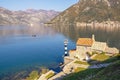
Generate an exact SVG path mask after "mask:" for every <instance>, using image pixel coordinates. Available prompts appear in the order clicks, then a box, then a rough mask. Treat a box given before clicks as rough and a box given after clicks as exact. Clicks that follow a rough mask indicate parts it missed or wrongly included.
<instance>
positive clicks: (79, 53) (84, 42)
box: [69, 35, 119, 60]
mask: <svg viewBox="0 0 120 80" xmlns="http://www.w3.org/2000/svg"><path fill="white" fill-rule="evenodd" d="M92 52H99V53H102V52H106V53H112V54H113V53H119V50H118V49H117V48H110V47H108V45H107V43H106V42H98V41H95V36H94V35H92V38H79V39H78V40H77V43H76V50H70V51H69V57H71V58H78V59H80V60H84V59H85V60H89V55H88V54H87V53H92Z"/></svg>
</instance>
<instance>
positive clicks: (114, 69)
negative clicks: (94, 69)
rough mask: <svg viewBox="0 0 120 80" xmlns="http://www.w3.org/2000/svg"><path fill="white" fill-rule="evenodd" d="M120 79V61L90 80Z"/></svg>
mask: <svg viewBox="0 0 120 80" xmlns="http://www.w3.org/2000/svg"><path fill="white" fill-rule="evenodd" d="M119 79H120V60H117V61H116V62H115V63H114V64H112V65H110V66H108V67H106V68H104V69H103V70H101V71H99V72H98V73H96V75H95V77H94V78H91V79H90V80H119Z"/></svg>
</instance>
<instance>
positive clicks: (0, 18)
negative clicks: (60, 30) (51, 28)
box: [0, 7, 59, 25]
mask: <svg viewBox="0 0 120 80" xmlns="http://www.w3.org/2000/svg"><path fill="white" fill-rule="evenodd" d="M58 14H59V12H58V11H54V10H42V9H40V10H35V9H27V10H24V11H22V10H19V11H11V10H8V9H6V8H3V7H0V25H19V24H20V25H21V24H22V25H30V24H40V23H45V22H47V21H49V20H50V19H52V18H53V17H55V16H56V15H58Z"/></svg>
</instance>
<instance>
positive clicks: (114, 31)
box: [54, 25, 120, 49]
mask: <svg viewBox="0 0 120 80" xmlns="http://www.w3.org/2000/svg"><path fill="white" fill-rule="evenodd" d="M54 29H55V30H57V31H58V32H61V33H63V34H64V35H65V36H67V37H69V38H70V39H72V40H74V41H75V42H76V41H77V39H78V38H79V37H91V35H92V34H95V38H96V40H97V41H101V42H107V43H108V46H110V47H117V48H118V49H120V36H119V34H120V28H119V27H113V28H103V27H96V28H95V27H90V26H86V27H77V26H73V25H70V26H68V25H62V26H60V25H59V26H57V27H54Z"/></svg>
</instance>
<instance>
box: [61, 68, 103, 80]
mask: <svg viewBox="0 0 120 80" xmlns="http://www.w3.org/2000/svg"><path fill="white" fill-rule="evenodd" d="M100 70H102V68H101V69H85V70H83V71H80V72H78V73H72V74H70V75H67V76H66V77H65V78H63V80H84V79H86V78H88V77H90V76H94V75H95V74H96V73H97V72H98V71H100ZM88 80H89V79H88Z"/></svg>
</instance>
